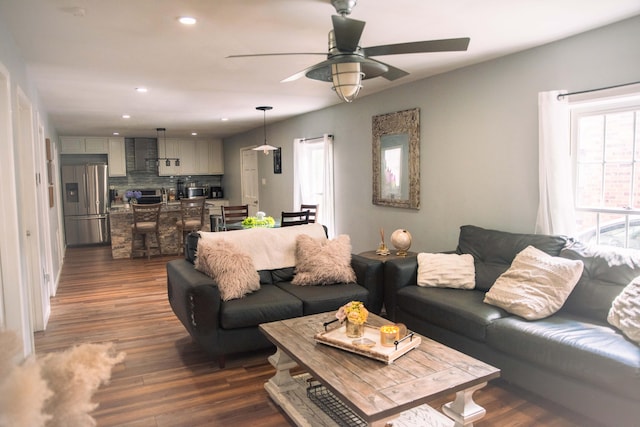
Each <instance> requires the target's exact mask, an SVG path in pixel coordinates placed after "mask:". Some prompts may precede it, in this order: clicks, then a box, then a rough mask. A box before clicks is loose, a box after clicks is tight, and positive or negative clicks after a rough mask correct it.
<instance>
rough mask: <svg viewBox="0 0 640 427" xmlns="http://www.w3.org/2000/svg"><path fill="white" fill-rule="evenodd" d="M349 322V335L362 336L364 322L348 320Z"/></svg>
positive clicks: (353, 336)
mask: <svg viewBox="0 0 640 427" xmlns="http://www.w3.org/2000/svg"><path fill="white" fill-rule="evenodd" d="M346 324H347V336H348V337H349V338H360V337H361V336H362V335H364V323H353V322H349V319H347V321H346Z"/></svg>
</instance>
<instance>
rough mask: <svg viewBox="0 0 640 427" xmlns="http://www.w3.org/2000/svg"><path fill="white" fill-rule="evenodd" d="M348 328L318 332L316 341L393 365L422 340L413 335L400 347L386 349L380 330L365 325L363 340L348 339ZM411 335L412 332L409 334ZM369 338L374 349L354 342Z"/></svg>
mask: <svg viewBox="0 0 640 427" xmlns="http://www.w3.org/2000/svg"><path fill="white" fill-rule="evenodd" d="M346 328H347V327H346V326H339V327H337V328H334V329H330V330H328V331H325V332H318V333H317V334H316V335H315V336H314V339H315V340H316V342H319V343H321V344H325V345H329V346H332V347H336V348H339V349H342V350H346V351H349V352H351V353H356V354H359V355H361V356H366V357H369V358H371V359H375V360H379V361H381V362H385V363H386V364H390V363H393V361H394V360H396V359H397V358H399V357H400V356H402V355H403V354H405V353H407V352H408V351H409V350H412V349H414V348H416V347H417V346H419V345H420V343H421V342H422V340H421V339H420V337H419V336H417V335H415V334H414V335H413V336H412V337H407V338H406V339H405V340H403V341H401V342H399V343H398V346H397V348H396V346H393V347H384V346H382V345H381V344H380V329H379V328H376V327H373V326H369V325H367V324H365V325H364V335H363V336H362V338H350V337H347V333H346ZM409 333H410V334H411V332H409ZM363 338H367V339H369V340H371V341H373V342H374V343H375V344H374V345H373V346H372V347H366V346H362V345H356V344H354V343H353V342H354V341H356V340H361V339H363Z"/></svg>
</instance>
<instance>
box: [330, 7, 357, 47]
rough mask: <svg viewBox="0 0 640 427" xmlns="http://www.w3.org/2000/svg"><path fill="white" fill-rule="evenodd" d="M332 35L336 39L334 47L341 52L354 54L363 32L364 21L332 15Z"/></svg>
mask: <svg viewBox="0 0 640 427" xmlns="http://www.w3.org/2000/svg"><path fill="white" fill-rule="evenodd" d="M331 20H332V21H333V34H334V36H335V39H336V47H337V48H338V50H341V51H343V52H355V50H356V49H357V48H358V43H360V36H361V35H362V31H363V30H364V25H365V22H364V21H358V20H356V19H351V18H346V17H344V16H338V15H332V16H331Z"/></svg>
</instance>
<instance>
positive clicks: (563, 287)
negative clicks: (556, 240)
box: [484, 246, 583, 320]
mask: <svg viewBox="0 0 640 427" xmlns="http://www.w3.org/2000/svg"><path fill="white" fill-rule="evenodd" d="M582 268H583V264H582V261H579V260H570V259H567V258H560V257H553V256H551V255H548V254H546V253H544V252H542V251H541V250H539V249H536V248H534V247H533V246H527V247H526V248H525V249H524V250H523V251H522V252H520V253H519V254H518V255H516V257H515V259H514V260H513V263H511V267H509V269H508V270H507V271H505V272H504V273H503V274H502V275H501V276H500V277H498V279H497V280H496V282H495V283H494V285H493V286H492V287H491V289H489V291H488V292H487V293H486V295H485V297H484V302H486V303H487V304H491V305H495V306H498V307H501V308H503V309H505V310H507V311H508V312H509V313H513V314H517V315H518V316H521V317H524V318H525V319H528V320H535V319H542V318H544V317H547V316H550V315H552V314H553V313H555V312H556V311H558V310H559V309H560V307H562V305H563V304H564V302H565V301H566V299H567V297H568V296H569V293H571V291H572V290H573V288H574V286H575V285H576V283H577V282H578V279H580V275H581V274H582Z"/></svg>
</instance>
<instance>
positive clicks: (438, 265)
mask: <svg viewBox="0 0 640 427" xmlns="http://www.w3.org/2000/svg"><path fill="white" fill-rule="evenodd" d="M417 283H418V286H431V287H440V288H460V289H473V288H474V287H475V285H476V270H475V268H474V266H473V256H471V255H469V254H462V255H458V254H445V253H439V254H431V253H419V254H418V280H417Z"/></svg>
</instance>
